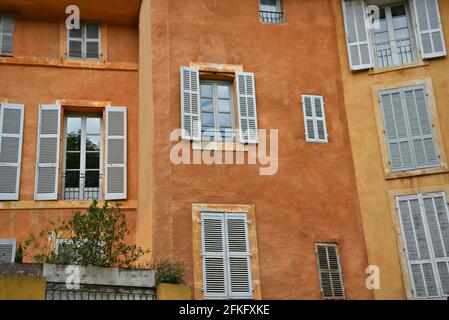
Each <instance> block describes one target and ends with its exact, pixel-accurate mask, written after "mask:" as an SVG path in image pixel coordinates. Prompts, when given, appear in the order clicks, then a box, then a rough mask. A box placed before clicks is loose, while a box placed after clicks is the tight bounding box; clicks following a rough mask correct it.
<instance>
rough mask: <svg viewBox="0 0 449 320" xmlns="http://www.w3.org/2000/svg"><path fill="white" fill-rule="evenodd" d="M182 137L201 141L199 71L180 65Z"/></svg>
mask: <svg viewBox="0 0 449 320" xmlns="http://www.w3.org/2000/svg"><path fill="white" fill-rule="evenodd" d="M181 127H182V139H184V140H192V141H201V102H200V72H199V70H198V69H195V68H188V67H181Z"/></svg>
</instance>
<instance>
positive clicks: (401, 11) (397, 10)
mask: <svg viewBox="0 0 449 320" xmlns="http://www.w3.org/2000/svg"><path fill="white" fill-rule="evenodd" d="M391 15H392V16H393V17H397V16H405V6H404V5H403V4H401V5H398V6H394V7H391Z"/></svg>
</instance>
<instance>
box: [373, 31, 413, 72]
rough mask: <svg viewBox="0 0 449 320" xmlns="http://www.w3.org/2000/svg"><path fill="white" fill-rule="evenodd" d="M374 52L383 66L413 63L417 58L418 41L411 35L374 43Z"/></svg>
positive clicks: (379, 63)
mask: <svg viewBox="0 0 449 320" xmlns="http://www.w3.org/2000/svg"><path fill="white" fill-rule="evenodd" d="M374 52H375V53H376V57H377V65H378V66H379V67H381V68H385V67H391V66H394V65H402V64H408V63H412V62H413V61H415V60H416V41H415V39H414V38H413V37H410V38H401V39H397V40H394V41H386V42H378V43H374Z"/></svg>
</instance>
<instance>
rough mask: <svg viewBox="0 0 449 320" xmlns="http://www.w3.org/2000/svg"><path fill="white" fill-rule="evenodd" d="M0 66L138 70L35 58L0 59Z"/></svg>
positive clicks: (115, 64)
mask: <svg viewBox="0 0 449 320" xmlns="http://www.w3.org/2000/svg"><path fill="white" fill-rule="evenodd" d="M0 64H6V65H24V66H42V67H53V68H71V69H94V70H111V71H113V70H116V71H137V70H138V69H139V67H138V64H137V63H133V62H105V61H90V60H89V61H86V60H56V59H48V58H35V57H9V58H8V57H0Z"/></svg>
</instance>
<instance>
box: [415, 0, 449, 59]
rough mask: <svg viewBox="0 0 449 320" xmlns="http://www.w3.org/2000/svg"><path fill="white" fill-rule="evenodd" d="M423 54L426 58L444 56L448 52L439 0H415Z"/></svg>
mask: <svg viewBox="0 0 449 320" xmlns="http://www.w3.org/2000/svg"><path fill="white" fill-rule="evenodd" d="M414 8H415V14H416V21H417V27H418V34H419V44H420V47H421V54H422V57H423V58H424V59H430V58H436V57H443V56H445V55H446V54H447V53H446V44H445V41H444V34H443V26H442V24H441V17H440V10H439V8H438V0H414Z"/></svg>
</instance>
